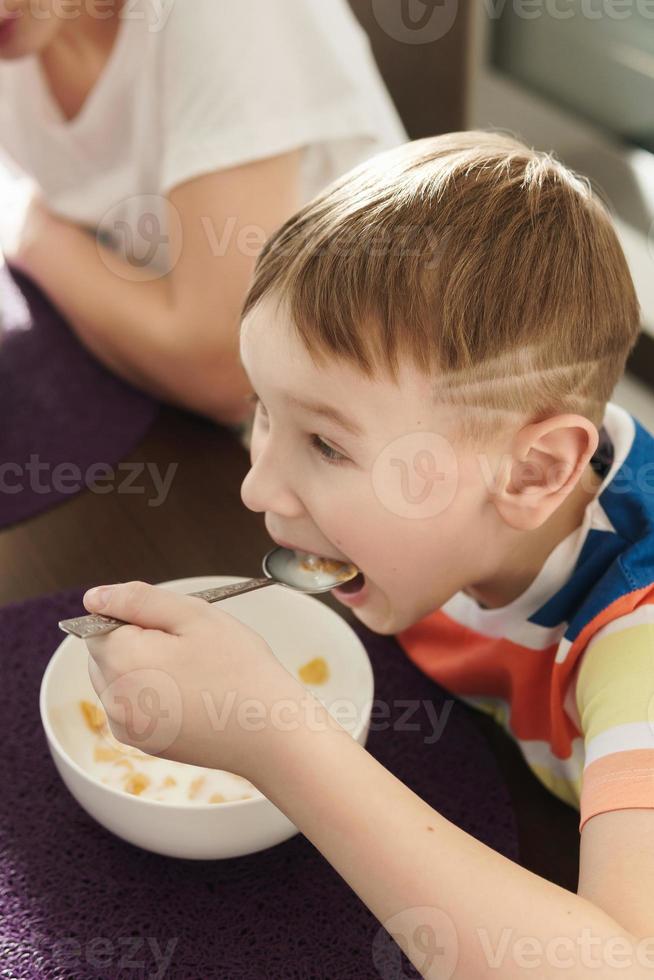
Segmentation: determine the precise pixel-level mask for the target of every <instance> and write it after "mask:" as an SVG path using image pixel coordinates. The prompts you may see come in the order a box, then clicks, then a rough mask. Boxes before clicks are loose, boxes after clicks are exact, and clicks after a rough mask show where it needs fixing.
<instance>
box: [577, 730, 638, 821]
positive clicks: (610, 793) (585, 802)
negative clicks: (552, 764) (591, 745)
mask: <svg viewBox="0 0 654 980" xmlns="http://www.w3.org/2000/svg"><path fill="white" fill-rule="evenodd" d="M630 807H647V808H654V749H627V750H625V751H622V752H611V754H610V755H605V756H602V758H601V759H597V761H596V762H591V764H590V765H589V766H587V767H586V769H584V772H583V776H582V782H581V799H580V801H579V815H580V820H579V832H580V833H581V830H582V828H583V826H584V824H585V823H586V821H587V820H590V818H591V817H594V816H595V815H596V814H598V813H606V812H609V811H611V810H627V809H629V808H630Z"/></svg>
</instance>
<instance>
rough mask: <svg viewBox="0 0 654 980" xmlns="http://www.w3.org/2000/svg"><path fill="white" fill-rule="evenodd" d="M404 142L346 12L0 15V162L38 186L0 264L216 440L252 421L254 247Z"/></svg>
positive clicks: (31, 5)
mask: <svg viewBox="0 0 654 980" xmlns="http://www.w3.org/2000/svg"><path fill="white" fill-rule="evenodd" d="M405 138H406V134H405V133H404V130H403V128H402V125H401V123H400V121H399V118H398V116H397V114H396V112H395V110H394V108H393V105H392V103H391V101H390V98H389V96H388V94H387V93H386V91H385V89H384V87H383V83H382V81H381V79H380V77H379V74H378V72H377V69H376V67H375V64H374V61H373V59H372V55H371V53H370V49H369V45H368V41H367V38H366V36H365V35H364V33H363V31H362V29H361V28H360V27H359V26H358V24H357V23H356V21H355V20H354V17H353V15H352V13H351V11H350V9H349V7H348V5H347V3H346V0H329V3H324V0H0V146H2V148H3V149H4V151H5V153H6V156H7V158H8V160H9V162H10V164H12V165H13V167H14V168H16V169H17V170H18V172H20V173H22V174H26V175H28V176H29V177H30V178H32V180H33V182H34V183H35V185H36V187H37V193H36V194H35V195H34V196H33V197H32V199H31V202H30V204H29V207H28V208H27V209H26V213H25V215H24V218H23V219H22V220H21V223H20V228H19V233H18V235H17V236H15V237H14V240H13V243H12V244H11V245H9V246H7V245H6V244H5V251H6V254H7V257H8V259H9V261H10V262H11V263H12V264H13V265H15V266H16V267H18V268H19V269H21V270H22V271H24V272H25V273H27V274H28V275H29V276H30V277H31V278H33V279H34V280H35V281H36V282H37V283H38V284H39V286H40V287H41V288H42V289H43V290H44V292H45V293H47V294H48V296H49V297H50V299H51V300H52V301H53V302H54V303H55V304H56V305H57V306H58V307H59V309H60V310H61V311H62V313H63V314H64V315H65V317H66V318H67V320H68V322H69V323H70V325H71V328H72V329H73V330H74V331H75V333H76V334H77V335H78V337H79V339H80V341H81V342H82V343H83V344H85V345H86V347H87V348H88V349H89V350H91V351H92V352H93V353H94V354H95V355H96V356H97V357H98V359H99V360H101V361H102V362H103V363H104V364H106V365H107V366H108V367H109V368H111V369H112V370H114V371H115V372H116V373H117V374H119V375H121V376H122V377H123V378H125V379H126V380H128V381H130V382H131V383H133V384H134V385H136V386H138V387H141V388H143V389H144V390H146V391H148V392H150V393H151V394H153V395H154V396H156V397H159V398H161V399H163V400H169V401H173V402H176V403H178V404H181V405H183V406H185V407H187V408H189V409H192V410H194V411H197V412H200V413H203V414H206V415H208V416H210V417H212V418H214V419H215V420H217V421H219V422H222V423H225V424H237V423H239V422H241V421H242V420H244V419H245V418H246V417H247V416H249V415H250V413H251V408H250V407H249V406H248V403H247V401H246V396H247V394H248V393H249V392H250V386H249V384H248V382H247V380H246V377H245V374H244V372H243V370H242V368H241V366H240V363H239V360H238V353H237V351H238V344H237V324H238V314H239V311H240V308H241V304H242V301H243V298H244V296H245V293H246V290H247V286H248V283H249V280H250V275H251V272H252V269H253V267H254V262H255V259H256V255H257V253H258V251H259V250H260V248H261V246H262V245H263V242H264V241H265V239H266V238H267V237H268V236H269V235H270V234H271V233H272V232H273V231H274V230H275V228H276V227H278V226H279V225H280V224H282V223H283V222H284V221H285V220H286V218H287V217H288V216H290V215H291V214H292V213H293V212H294V211H296V210H297V208H298V207H299V206H300V205H301V204H302V203H304V202H305V201H307V200H309V199H310V198H311V197H313V196H314V194H315V193H316V192H317V191H318V190H320V188H321V187H322V186H324V185H325V184H327V183H329V182H330V181H331V180H333V179H335V178H336V177H337V176H339V175H340V174H341V173H344V172H345V171H347V170H348V169H349V168H350V167H351V166H353V165H354V164H356V163H357V162H359V160H363V159H364V158H366V157H368V156H370V155H372V154H373V153H375V152H377V151H378V150H380V149H383V148H385V147H388V146H392V145H396V144H398V143H400V142H403V141H404V139H405ZM1 221H2V218H1V217H0V223H1ZM89 232H91V233H92V234H89ZM5 240H6V237H5Z"/></svg>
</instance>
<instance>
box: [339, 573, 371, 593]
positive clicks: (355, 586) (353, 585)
mask: <svg viewBox="0 0 654 980" xmlns="http://www.w3.org/2000/svg"><path fill="white" fill-rule="evenodd" d="M365 584H366V577H365V575H364V574H363V572H358V573H357V574H356V575H355V576H354V578H351V579H350V581H349V582H343V584H342V585H339V586H337V587H336V589H333V590H332V591H334V592H344V593H345V594H346V595H354V593H355V592H360V591H361V589H362V588H363V587H364V585H365Z"/></svg>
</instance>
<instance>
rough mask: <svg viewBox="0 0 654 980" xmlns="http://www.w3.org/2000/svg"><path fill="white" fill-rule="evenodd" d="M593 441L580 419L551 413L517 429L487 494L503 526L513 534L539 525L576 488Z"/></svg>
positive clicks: (594, 437) (596, 437) (589, 426)
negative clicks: (491, 487) (489, 493)
mask: <svg viewBox="0 0 654 980" xmlns="http://www.w3.org/2000/svg"><path fill="white" fill-rule="evenodd" d="M598 442H599V434H598V432H597V429H596V427H595V426H594V425H593V423H592V422H591V421H589V419H587V418H584V416H583V415H555V416H552V417H551V418H548V419H545V420H544V421H542V422H531V423H529V424H528V425H525V426H524V427H523V428H522V429H520V431H519V432H517V433H516V435H515V436H514V439H513V443H512V448H511V452H510V453H509V454H507V455H506V456H504V458H503V462H502V465H501V470H500V472H499V473H498V479H497V481H496V484H495V488H494V492H493V495H492V499H493V503H494V505H495V507H496V508H497V510H498V511H499V513H500V514H501V516H502V517H503V519H504V520H505V521H506V523H507V524H509V525H510V526H511V527H514V528H516V530H519V531H529V530H533V529H534V528H537V527H540V526H541V524H544V523H545V521H546V520H547V519H548V517H549V516H550V515H551V514H553V513H554V511H555V510H556V509H557V507H559V506H560V505H561V504H562V503H563V501H564V500H565V498H566V497H567V496H568V494H569V493H570V492H571V491H572V490H573V489H574V488H575V486H576V485H577V483H578V481H579V479H580V477H581V476H582V474H583V473H584V471H585V470H586V467H587V465H588V463H589V461H590V459H591V457H592V455H593V453H594V452H595V450H596V449H597V444H598Z"/></svg>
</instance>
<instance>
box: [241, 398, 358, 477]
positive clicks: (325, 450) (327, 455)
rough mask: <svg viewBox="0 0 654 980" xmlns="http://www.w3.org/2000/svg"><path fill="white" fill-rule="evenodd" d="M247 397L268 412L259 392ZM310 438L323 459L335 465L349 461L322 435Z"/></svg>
mask: <svg viewBox="0 0 654 980" xmlns="http://www.w3.org/2000/svg"><path fill="white" fill-rule="evenodd" d="M246 399H247V401H248V402H250V404H252V405H254V406H255V408H257V409H260V410H261V412H262V413H263V414H264V415H265V414H266V409H265V408H264V406H263V402H262V401H261V399H260V398H259V396H258V395H257V394H251V395H246ZM309 438H310V441H311V445H312V446H313V448H314V449H315V450H316V451H317V452H318V453H319V454H320V456H321V457H322V459H324V460H325V462H327V463H332V464H334V465H338V464H339V463H345V462H347V456H343V454H342V453H339V452H337V451H336V449H332V447H331V446H329V445H327V443H326V442H323V440H322V439H321V438H320V436H317V435H312V436H310V437H309Z"/></svg>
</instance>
